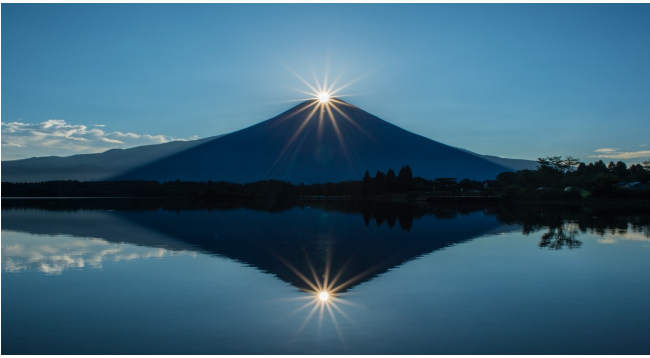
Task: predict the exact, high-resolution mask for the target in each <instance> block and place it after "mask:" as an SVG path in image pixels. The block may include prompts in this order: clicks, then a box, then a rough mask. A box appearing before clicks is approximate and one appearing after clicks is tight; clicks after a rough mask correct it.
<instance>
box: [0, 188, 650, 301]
mask: <svg viewBox="0 0 650 358" xmlns="http://www.w3.org/2000/svg"><path fill="white" fill-rule="evenodd" d="M2 209H3V210H2V217H3V219H4V220H3V222H2V229H3V230H10V231H19V232H27V233H32V234H41V235H69V236H75V237H84V238H93V239H88V240H86V241H84V244H83V245H82V244H80V243H79V242H77V243H75V244H74V245H72V244H71V243H68V242H66V241H65V240H61V239H58V240H54V239H52V240H44V241H43V245H44V246H43V247H41V248H39V247H34V246H32V247H29V248H25V247H22V246H20V245H19V244H15V245H4V244H3V248H2V256H3V257H2V258H3V270H4V271H7V272H18V271H20V270H24V269H28V268H39V269H40V271H42V272H45V273H60V272H61V271H62V270H64V269H67V268H81V267H85V266H87V267H101V262H102V260H105V259H108V260H112V261H118V260H131V259H136V258H148V257H161V256H165V255H169V254H172V253H174V254H179V253H182V254H186V253H196V252H200V253H204V254H209V255H218V256H221V257H227V258H229V259H232V260H236V261H238V262H242V263H244V264H246V265H250V266H253V267H256V268H258V269H260V270H262V271H264V272H268V273H271V274H274V275H275V276H277V277H278V278H280V279H281V280H283V281H285V282H288V283H290V284H292V285H293V286H295V287H296V288H298V289H300V290H302V291H305V292H310V293H313V294H314V295H318V294H320V293H321V292H327V293H328V294H330V295H333V297H335V296H334V295H336V294H338V293H341V292H345V291H346V290H348V289H350V288H352V287H354V286H356V285H358V284H359V283H361V282H364V281H367V280H370V279H372V278H373V277H375V276H377V275H380V274H382V273H384V272H386V271H388V270H390V269H392V268H395V267H398V266H400V265H403V264H404V263H405V262H407V261H410V260H413V259H414V258H417V257H420V256H422V255H425V254H428V253H430V252H433V251H436V250H440V249H443V248H445V247H447V246H450V245H455V244H458V243H461V242H464V241H468V240H471V239H474V238H477V237H480V236H483V235H490V234H497V233H504V232H512V231H521V232H522V233H524V234H526V235H530V234H534V233H541V236H540V241H539V246H540V247H542V248H549V249H562V248H565V247H566V248H569V249H575V248H579V247H580V246H581V244H582V243H581V241H580V240H579V235H580V233H581V232H587V231H589V232H591V233H596V234H599V235H601V236H603V237H604V236H605V235H606V234H607V233H619V234H620V233H625V232H627V231H630V232H633V233H637V234H638V235H640V237H645V238H650V232H649V230H648V227H649V223H650V214H649V213H648V212H647V211H643V210H639V209H635V210H611V209H607V210H597V209H585V208H580V207H563V208H561V209H559V208H557V207H548V208H543V207H542V208H540V207H503V206H498V205H491V204H459V205H438V204H436V205H430V204H424V203H417V204H390V203H368V202H361V203H360V202H352V201H311V202H298V203H287V204H264V203H226V204H219V205H207V204H201V203H195V202H189V201H177V200H176V201H169V200H151V199H150V200H131V199H128V200H127V199H94V200H88V199H85V200H81V199H80V200H47V199H43V200H3V202H2ZM477 214H479V215H477ZM424 216H433V217H435V218H436V220H420V219H421V218H423V217H424ZM57 242H59V246H57ZM118 243H129V244H134V245H137V247H139V249H137V250H136V249H129V250H127V249H125V248H124V247H118V246H116V244H118ZM66 245H68V246H66ZM69 245H72V246H69ZM80 245H81V246H83V247H81V246H80ZM127 251H131V252H127Z"/></svg>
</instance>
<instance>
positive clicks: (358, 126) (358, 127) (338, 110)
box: [330, 100, 372, 138]
mask: <svg viewBox="0 0 650 358" xmlns="http://www.w3.org/2000/svg"><path fill="white" fill-rule="evenodd" d="M331 102H335V100H332V101H330V105H331V106H332V108H334V110H335V111H337V112H339V113H340V114H341V116H343V118H345V119H346V120H347V121H348V122H350V123H351V124H352V125H353V126H355V127H356V128H357V129H359V130H360V131H361V132H362V133H363V134H365V135H366V136H368V137H370V138H372V136H371V135H370V133H368V132H367V131H366V130H365V129H363V128H362V127H361V126H360V125H359V123H357V122H355V121H354V119H352V118H350V116H348V115H347V114H345V113H344V112H343V111H342V110H341V109H340V108H339V107H337V106H336V105H335V104H334V103H331ZM339 103H344V102H339Z"/></svg>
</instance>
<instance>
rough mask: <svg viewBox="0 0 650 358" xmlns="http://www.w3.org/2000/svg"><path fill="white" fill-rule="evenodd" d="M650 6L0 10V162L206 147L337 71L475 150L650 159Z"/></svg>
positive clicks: (406, 121)
mask: <svg viewBox="0 0 650 358" xmlns="http://www.w3.org/2000/svg"><path fill="white" fill-rule="evenodd" d="M649 64H650V5H648V4H636V5H608V4H597V5H593V4H591V5H589V4H588V5H580V4H578V5H570V4H542V5H535V4H524V5H510V4H500V5H491V4H485V5H482V4H480V5H475V4H452V5H444V4H419V5H391V4H362V5H352V4H329V5H316V4H313V5H312V4H310V5H291V4H290V5H272V4H248V5H226V4H198V5H173V4H172V5H155V4H139V5H136V4H133V5H131V4H127V5H124V4H108V5H104V4H90V5H83V4H64V5H50V4H2V123H3V125H2V159H3V160H6V159H17V158H25V157H31V156H41V155H70V154H76V153H92V152H97V151H103V150H106V149H109V148H112V147H129V146H135V145H142V144H152V143H159V142H164V141H167V140H173V139H191V138H203V137H207V136H212V135H218V134H223V133H228V132H231V131H235V130H238V129H241V128H244V127H247V126H250V125H253V124H255V123H257V122H260V121H262V120H265V119H268V118H271V117H273V116H275V115H277V114H279V113H280V112H283V111H284V110H286V109H288V108H290V107H291V106H293V105H294V104H297V102H289V101H290V100H294V99H299V98H304V97H305V96H304V95H303V94H301V93H300V92H297V91H295V90H294V89H295V88H298V89H303V90H306V89H307V88H306V86H305V85H304V84H303V83H302V82H301V81H300V80H298V79H297V78H296V77H295V76H294V75H293V74H292V73H291V72H290V71H289V70H287V68H290V69H291V70H293V71H295V72H296V73H298V74H300V75H301V76H303V77H305V78H306V79H308V80H309V81H310V82H313V80H312V75H311V72H312V70H313V72H314V73H315V74H316V75H317V77H319V79H322V77H323V76H324V72H325V69H326V68H329V72H330V78H334V77H336V76H338V75H340V78H341V79H340V82H339V83H341V84H343V83H346V82H349V81H352V80H355V79H358V78H359V77H361V78H359V79H358V80H357V81H356V82H354V83H353V84H351V85H350V86H349V87H347V88H345V90H343V91H342V93H345V94H351V95H354V96H350V97H347V98H345V99H346V100H347V101H348V102H350V103H352V104H355V105H357V106H359V107H361V108H363V109H364V110H366V111H368V112H370V113H373V114H375V115H377V116H379V117H381V118H383V119H385V120H387V121H389V122H391V123H394V124H396V125H398V126H401V127H403V128H405V129H407V130H410V131H412V132H415V133H418V134H421V135H423V136H426V137H429V138H431V139H434V140H437V141H440V142H443V143H446V144H449V145H453V146H457V147H462V148H465V149H469V150H472V151H475V152H478V153H481V154H491V155H498V156H503V157H510V158H524V159H535V158H537V157H542V156H547V155H572V156H575V157H579V158H581V159H582V160H583V161H593V160H597V159H598V157H597V156H601V157H602V159H603V160H605V161H606V162H608V161H610V160H614V161H616V160H623V161H626V162H628V163H637V162H641V161H643V160H647V159H648V158H650V139H649V138H650V100H649V99H650V65H649Z"/></svg>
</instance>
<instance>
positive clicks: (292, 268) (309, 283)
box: [276, 255, 319, 292]
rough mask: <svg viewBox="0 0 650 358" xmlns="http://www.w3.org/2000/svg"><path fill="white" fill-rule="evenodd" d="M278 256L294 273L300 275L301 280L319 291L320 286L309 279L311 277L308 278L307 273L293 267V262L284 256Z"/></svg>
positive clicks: (315, 290)
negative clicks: (304, 273)
mask: <svg viewBox="0 0 650 358" xmlns="http://www.w3.org/2000/svg"><path fill="white" fill-rule="evenodd" d="M276 256H277V258H278V259H279V260H280V261H282V263H283V264H285V265H286V266H287V267H288V268H289V270H291V271H292V272H293V273H295V274H296V275H297V276H298V277H300V279H301V280H303V281H305V283H306V284H307V285H309V287H311V288H312V289H313V290H314V292H318V291H319V288H318V286H316V285H314V284H313V283H312V282H311V281H309V279H307V277H305V275H303V274H302V272H300V271H298V270H297V269H296V268H295V267H293V265H291V264H290V263H289V262H288V261H286V260H285V259H284V258H282V257H280V256H278V255H276Z"/></svg>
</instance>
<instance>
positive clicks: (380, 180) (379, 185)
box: [372, 170, 386, 194]
mask: <svg viewBox="0 0 650 358" xmlns="http://www.w3.org/2000/svg"><path fill="white" fill-rule="evenodd" d="M372 186H373V189H374V190H375V194H383V193H385V192H386V174H384V173H382V172H381V171H379V170H377V174H375V178H374V179H373V180H372Z"/></svg>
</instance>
